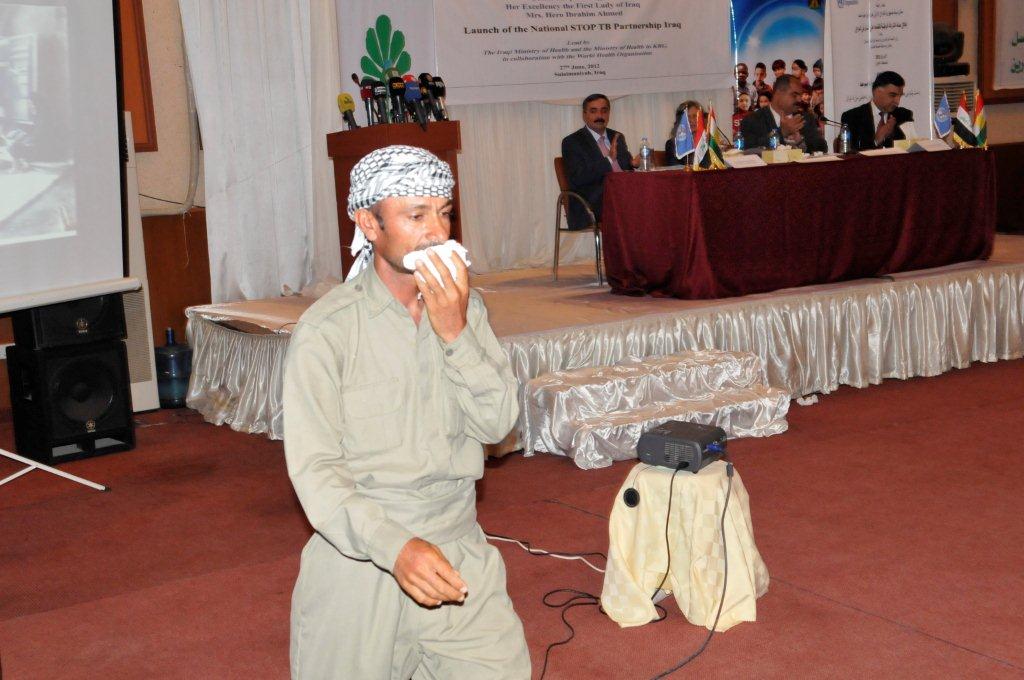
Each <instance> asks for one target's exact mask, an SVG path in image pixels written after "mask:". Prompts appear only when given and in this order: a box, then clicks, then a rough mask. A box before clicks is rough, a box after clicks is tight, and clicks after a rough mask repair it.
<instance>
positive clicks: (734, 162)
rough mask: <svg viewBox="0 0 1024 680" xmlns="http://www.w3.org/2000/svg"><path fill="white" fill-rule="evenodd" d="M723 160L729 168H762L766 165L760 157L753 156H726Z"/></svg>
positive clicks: (738, 154)
mask: <svg viewBox="0 0 1024 680" xmlns="http://www.w3.org/2000/svg"><path fill="white" fill-rule="evenodd" d="M724 160H725V164H726V165H728V166H729V167H730V168H763V167H764V166H766V165H768V164H767V163H765V162H764V160H763V159H762V158H761V157H760V156H755V155H754V154H740V153H737V154H732V155H729V154H726V156H725V158H724Z"/></svg>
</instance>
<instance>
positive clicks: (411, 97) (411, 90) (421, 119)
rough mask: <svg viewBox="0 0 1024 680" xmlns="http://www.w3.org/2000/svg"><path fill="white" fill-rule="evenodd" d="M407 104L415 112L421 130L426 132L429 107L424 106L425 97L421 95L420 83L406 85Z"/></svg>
mask: <svg viewBox="0 0 1024 680" xmlns="http://www.w3.org/2000/svg"><path fill="white" fill-rule="evenodd" d="M405 103H406V105H407V106H408V107H410V108H411V109H412V111H413V112H414V118H415V119H416V122H417V123H419V124H420V127H421V128H423V129H424V130H426V129H427V107H425V106H424V105H423V96H422V95H421V94H420V84H419V83H418V82H415V81H413V82H408V83H406V84H405Z"/></svg>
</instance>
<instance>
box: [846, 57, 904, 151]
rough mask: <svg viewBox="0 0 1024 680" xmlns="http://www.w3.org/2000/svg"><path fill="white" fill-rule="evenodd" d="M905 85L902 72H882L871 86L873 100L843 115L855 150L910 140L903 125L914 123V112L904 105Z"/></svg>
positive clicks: (888, 145) (875, 147) (889, 145)
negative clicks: (904, 132)
mask: <svg viewBox="0 0 1024 680" xmlns="http://www.w3.org/2000/svg"><path fill="white" fill-rule="evenodd" d="M905 85H906V83H905V82H904V81H903V76H901V75H900V74H899V73H896V72H895V71H882V72H881V73H879V74H878V75H877V76H876V77H875V82H873V83H871V101H869V102H867V103H866V104H861V105H860V106H855V107H853V108H852V109H850V110H849V111H844V112H843V117H842V119H841V120H842V122H843V123H845V124H846V126H847V127H849V128H850V138H851V142H852V144H853V149H854V151H861V150H863V149H877V148H879V147H883V146H886V147H891V146H892V143H893V142H894V141H895V140H897V139H906V136H905V135H904V134H903V131H902V130H900V128H899V126H900V125H903V124H904V123H906V122H907V121H911V120H914V112H913V111H911V110H910V109H905V108H903V107H902V106H900V99H901V98H902V97H903V87H904V86H905Z"/></svg>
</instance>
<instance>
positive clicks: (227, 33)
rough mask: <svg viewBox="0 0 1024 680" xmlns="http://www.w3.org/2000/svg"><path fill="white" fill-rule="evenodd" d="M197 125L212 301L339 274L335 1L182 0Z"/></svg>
mask: <svg viewBox="0 0 1024 680" xmlns="http://www.w3.org/2000/svg"><path fill="white" fill-rule="evenodd" d="M179 7H180V9H181V20H182V26H183V29H184V34H185V45H186V49H187V51H188V59H189V64H190V66H191V69H192V77H193V81H194V83H195V92H196V105H197V108H198V110H199V120H200V125H201V129H202V135H203V147H204V152H205V158H204V164H205V172H206V187H205V188H206V217H207V230H208V239H209V251H210V287H211V294H212V297H213V301H214V302H220V301H225V300H237V299H240V298H244V299H252V298H262V297H272V296H276V295H279V294H280V293H281V290H282V286H285V285H287V286H289V287H291V288H293V289H296V290H297V289H299V288H301V287H302V286H303V285H305V284H307V283H309V282H311V281H315V280H317V279H321V278H324V277H327V276H332V275H333V276H338V275H339V273H340V262H339V257H338V255H339V245H338V228H337V214H336V212H335V203H334V191H333V184H334V180H333V175H332V173H331V168H330V165H329V163H328V159H327V157H326V149H325V142H324V136H325V135H326V134H327V133H328V132H330V131H333V130H337V129H340V127H341V125H340V115H339V114H338V111H337V107H336V106H334V97H335V96H336V95H337V93H338V91H339V88H340V73H339V70H340V66H339V65H338V59H337V53H338V52H337V49H338V46H337V33H336V31H337V28H336V27H337V22H336V20H335V12H336V9H335V5H334V2H333V0H298V1H297V2H281V1H280V0H179Z"/></svg>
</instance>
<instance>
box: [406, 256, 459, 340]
mask: <svg viewBox="0 0 1024 680" xmlns="http://www.w3.org/2000/svg"><path fill="white" fill-rule="evenodd" d="M427 257H429V258H430V260H431V261H432V262H433V263H434V269H436V270H437V273H438V275H439V277H436V276H434V274H433V273H432V272H431V271H430V270H429V269H428V268H427V265H426V264H425V263H424V262H422V261H420V262H418V263H417V264H416V274H415V277H416V287H417V288H419V290H420V293H421V294H422V295H423V302H424V304H426V306H427V316H429V317H430V325H431V326H433V328H434V332H435V333H437V336H438V337H439V338H441V340H443V341H444V342H446V343H449V342H453V341H454V340H455V339H456V338H457V337H459V334H460V333H462V329H463V328H465V327H466V309H467V308H468V307H469V269H467V268H466V263H465V262H463V261H462V258H461V257H459V256H458V255H454V254H453V255H452V258H451V261H452V262H453V263H454V264H455V276H454V277H452V274H451V272H450V271H449V270H448V267H447V266H445V263H444V262H442V260H441V257H440V256H439V255H438V254H437V253H436V252H434V251H433V250H432V249H428V250H427Z"/></svg>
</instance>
